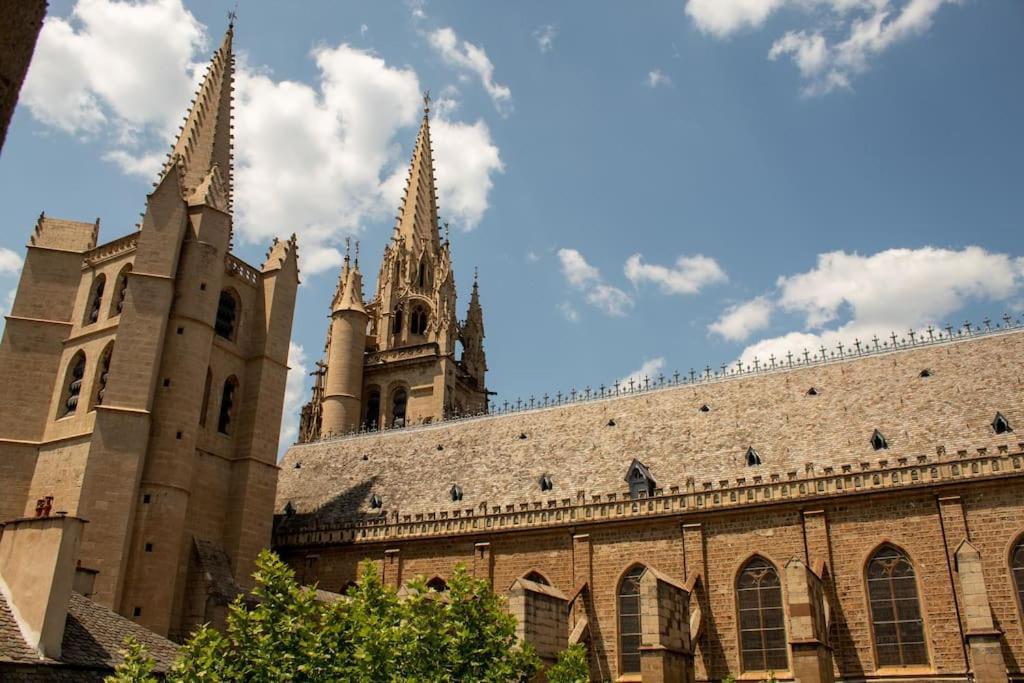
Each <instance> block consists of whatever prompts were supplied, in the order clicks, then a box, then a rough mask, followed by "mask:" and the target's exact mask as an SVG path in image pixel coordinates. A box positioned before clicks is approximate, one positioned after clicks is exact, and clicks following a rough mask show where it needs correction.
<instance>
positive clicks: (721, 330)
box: [708, 296, 773, 341]
mask: <svg viewBox="0 0 1024 683" xmlns="http://www.w3.org/2000/svg"><path fill="white" fill-rule="evenodd" d="M772 308H773V305H772V302H771V301H770V300H769V299H768V298H767V297H764V296H759V297H757V298H755V299H751V300H750V301H745V302H743V303H741V304H737V305H735V306H730V307H729V308H727V309H725V311H723V312H722V315H721V316H719V318H718V320H716V321H715V322H713V323H711V324H710V325H708V330H709V331H711V332H713V333H715V334H717V335H720V336H722V337H723V338H725V339H728V340H729V341H743V340H744V339H748V338H749V337H750V335H751V334H753V333H754V332H756V331H758V330H761V329H764V328H765V327H768V324H769V323H770V322H771V317H772Z"/></svg>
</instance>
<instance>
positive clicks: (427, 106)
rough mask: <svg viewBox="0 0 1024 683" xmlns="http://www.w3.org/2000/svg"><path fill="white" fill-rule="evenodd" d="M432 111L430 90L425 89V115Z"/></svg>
mask: <svg viewBox="0 0 1024 683" xmlns="http://www.w3.org/2000/svg"><path fill="white" fill-rule="evenodd" d="M429 113H430V91H429V90H424V91H423V115H424V116H426V115H427V114H429Z"/></svg>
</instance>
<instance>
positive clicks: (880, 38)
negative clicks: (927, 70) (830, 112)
mask: <svg viewBox="0 0 1024 683" xmlns="http://www.w3.org/2000/svg"><path fill="white" fill-rule="evenodd" d="M959 1H960V0H687V3H686V13H687V14H688V15H689V16H690V18H691V19H692V20H693V21H694V23H695V24H696V25H697V27H698V28H700V29H701V30H702V31H704V32H705V33H708V34H710V35H713V36H715V37H717V38H727V37H730V36H732V35H734V34H736V33H737V32H739V31H742V30H744V29H754V28H759V27H761V26H762V25H764V24H765V22H766V21H767V20H768V18H769V17H770V16H771V15H773V14H775V13H777V12H779V11H780V10H782V9H791V10H793V11H792V12H790V13H788V14H787V15H786V16H787V17H792V18H791V19H790V21H796V22H801V21H802V22H803V25H802V26H798V27H793V28H790V29H789V30H787V31H786V32H785V33H784V34H783V35H781V36H779V37H778V38H777V39H776V40H775V41H774V43H773V44H772V47H771V49H770V50H769V53H768V56H769V58H770V59H772V60H776V59H780V58H783V57H788V58H790V59H791V60H792V61H793V63H794V64H795V65H796V67H797V69H798V70H799V71H800V74H801V76H802V77H803V79H804V92H805V93H806V94H809V95H818V94H823V93H827V92H830V91H832V90H836V89H841V88H849V87H851V83H852V79H853V78H854V77H855V76H857V75H858V74H861V73H863V72H864V71H866V70H867V69H868V67H869V65H870V62H871V60H872V59H873V58H875V57H877V56H878V55H880V54H881V53H883V52H885V51H886V50H888V49H889V48H890V47H892V46H893V45H895V44H897V43H899V42H901V41H904V40H906V39H908V38H910V37H913V36H915V35H920V34H922V33H924V32H925V31H927V30H928V29H929V28H930V27H931V25H932V22H933V21H934V18H935V15H936V14H937V13H938V11H939V10H940V9H941V8H942V6H943V5H947V4H956V3H958V2H959Z"/></svg>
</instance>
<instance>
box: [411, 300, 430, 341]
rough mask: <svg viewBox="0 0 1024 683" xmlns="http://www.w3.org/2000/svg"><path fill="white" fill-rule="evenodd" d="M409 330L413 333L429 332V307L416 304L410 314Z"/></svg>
mask: <svg viewBox="0 0 1024 683" xmlns="http://www.w3.org/2000/svg"><path fill="white" fill-rule="evenodd" d="M409 332H410V333H411V334H426V332H427V309H425V308H423V306H416V307H414V308H413V309H412V315H410V316H409Z"/></svg>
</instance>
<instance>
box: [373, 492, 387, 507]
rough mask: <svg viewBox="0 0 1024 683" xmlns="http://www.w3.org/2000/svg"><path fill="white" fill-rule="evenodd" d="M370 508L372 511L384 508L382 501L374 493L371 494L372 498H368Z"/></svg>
mask: <svg viewBox="0 0 1024 683" xmlns="http://www.w3.org/2000/svg"><path fill="white" fill-rule="evenodd" d="M370 507H372V508H373V509H374V510H379V509H381V508H382V507H384V499H383V498H381V497H380V496H379V495H377V494H376V493H375V494H373V495H372V496H370Z"/></svg>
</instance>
